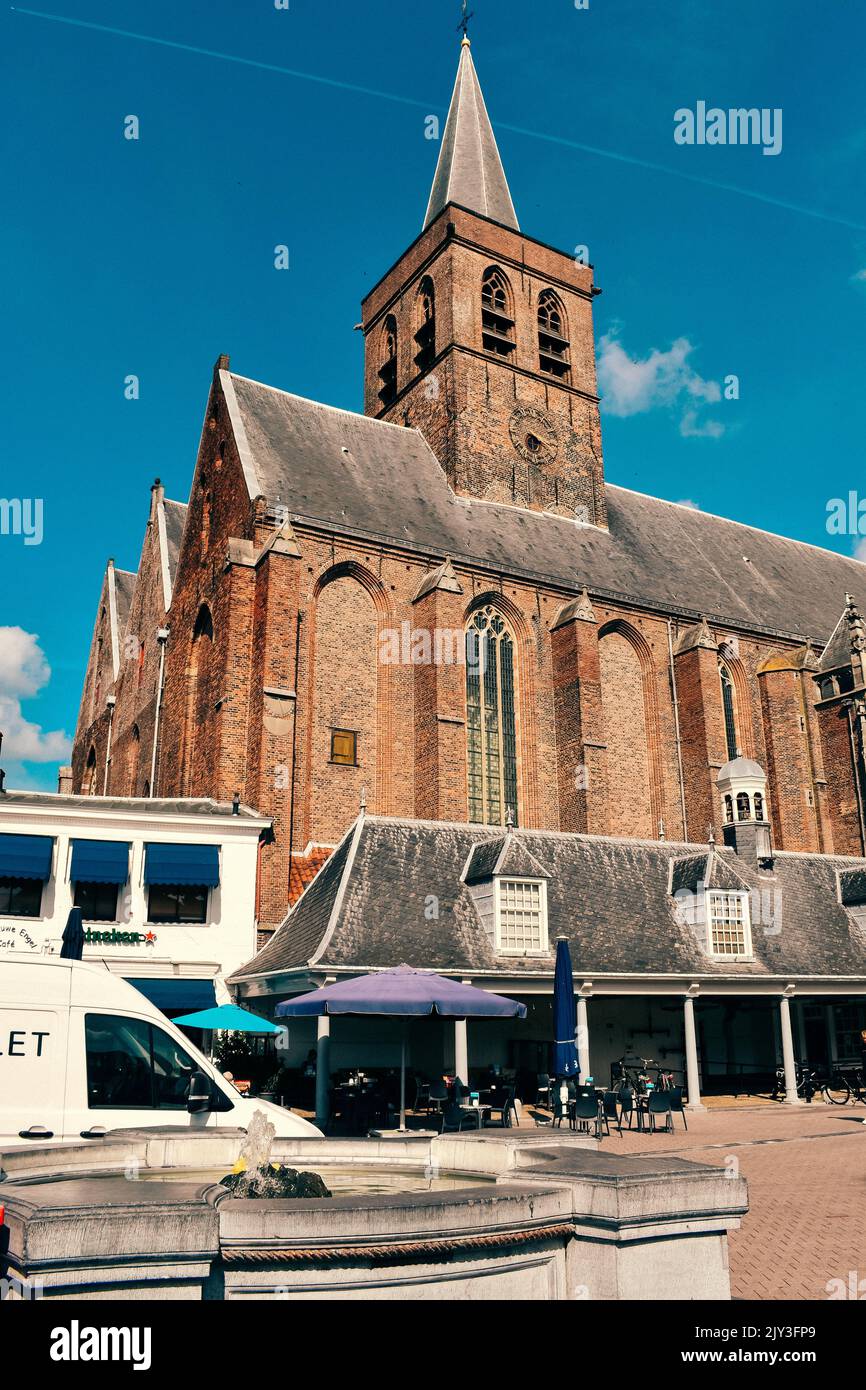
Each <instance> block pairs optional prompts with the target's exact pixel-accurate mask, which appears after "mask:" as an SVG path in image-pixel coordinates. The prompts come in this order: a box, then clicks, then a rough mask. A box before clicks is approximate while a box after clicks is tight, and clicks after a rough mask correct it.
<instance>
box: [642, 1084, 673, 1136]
mask: <svg viewBox="0 0 866 1390" xmlns="http://www.w3.org/2000/svg"><path fill="white" fill-rule="evenodd" d="M647 1115H648V1116H649V1122H650V1133H651V1134H654V1133H655V1129H656V1118H657V1116H659V1115H664V1117H665V1132H666V1133H667V1134H673V1129H674V1117H673V1115H672V1113H671V1093H670V1091H651V1092H650V1094H649V1097H648V1099H647Z"/></svg>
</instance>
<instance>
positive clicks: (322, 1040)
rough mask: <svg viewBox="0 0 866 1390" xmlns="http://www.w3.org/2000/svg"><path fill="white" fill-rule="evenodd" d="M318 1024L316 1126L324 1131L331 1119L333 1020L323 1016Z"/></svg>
mask: <svg viewBox="0 0 866 1390" xmlns="http://www.w3.org/2000/svg"><path fill="white" fill-rule="evenodd" d="M316 1023H317V1025H318V1027H317V1029H316V1124H317V1125H318V1126H319V1129H324V1128H325V1126H326V1125H327V1123H328V1120H329V1119H330V1090H331V1020H330V1018H329V1017H328V1015H327V1014H322V1015H321V1016H320V1017H319V1018H318V1019H317V1020H316Z"/></svg>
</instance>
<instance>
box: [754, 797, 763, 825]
mask: <svg viewBox="0 0 866 1390" xmlns="http://www.w3.org/2000/svg"><path fill="white" fill-rule="evenodd" d="M763 819H764V798H763V797H762V796H761V793H760V792H755V820H763Z"/></svg>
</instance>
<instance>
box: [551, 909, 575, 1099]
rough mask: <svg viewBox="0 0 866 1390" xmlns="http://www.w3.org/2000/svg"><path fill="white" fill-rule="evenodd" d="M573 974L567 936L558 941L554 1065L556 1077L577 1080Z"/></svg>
mask: <svg viewBox="0 0 866 1390" xmlns="http://www.w3.org/2000/svg"><path fill="white" fill-rule="evenodd" d="M576 1032H577V1014H576V1012H575V1007H574V972H573V970H572V968H571V952H570V951H569V949H568V941H567V940H566V938H565V937H564V936H558V937H557V938H556V974H555V975H554V979H553V1038H554V1042H553V1065H552V1067H551V1071H552V1072H553V1075H554V1076H577V1074H578V1073H579V1071H580V1061H579V1059H578V1055H577V1046H576V1043H575V1034H576Z"/></svg>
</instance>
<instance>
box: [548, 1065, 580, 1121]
mask: <svg viewBox="0 0 866 1390" xmlns="http://www.w3.org/2000/svg"><path fill="white" fill-rule="evenodd" d="M563 1085H564V1086H565V1092H566V1095H565V1100H563V1098H562V1087H563ZM550 1092H551V1106H552V1108H553V1121H552V1123H553V1124H554V1125H559V1126H560V1128H561V1127H562V1122H563V1120H568V1123H569V1127H570V1126H571V1105H572V1102H573V1101H574V1098H575V1096H576V1094H577V1092H576V1091H575V1088H574V1082H573V1081H566V1082H562V1081H560V1080H559V1079H558V1078H556V1077H554V1078H553V1080H552V1081H551V1083H550Z"/></svg>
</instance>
